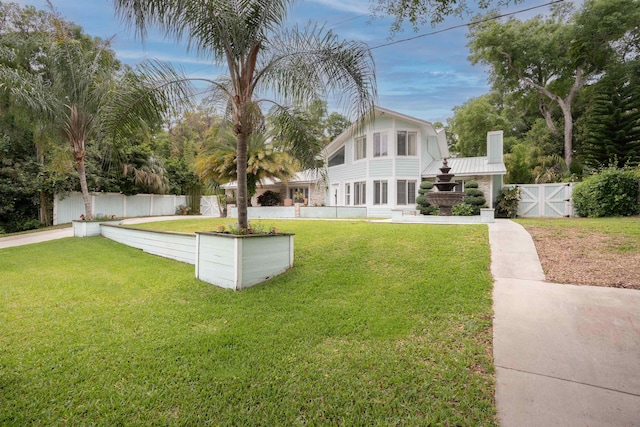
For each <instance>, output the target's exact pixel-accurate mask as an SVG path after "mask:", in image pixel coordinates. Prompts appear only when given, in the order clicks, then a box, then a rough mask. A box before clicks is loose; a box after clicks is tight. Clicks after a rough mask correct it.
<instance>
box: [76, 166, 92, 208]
mask: <svg viewBox="0 0 640 427" xmlns="http://www.w3.org/2000/svg"><path fill="white" fill-rule="evenodd" d="M76 167H77V168H78V177H79V178H80V190H81V191H82V201H83V202H84V213H85V218H86V219H88V220H92V219H93V213H92V212H91V200H89V187H88V186H87V171H86V169H85V166H84V158H81V159H78V160H76Z"/></svg>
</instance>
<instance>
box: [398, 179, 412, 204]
mask: <svg viewBox="0 0 640 427" xmlns="http://www.w3.org/2000/svg"><path fill="white" fill-rule="evenodd" d="M416 188H417V181H416V180H412V179H399V180H397V181H396V203H397V205H399V206H400V205H402V206H408V205H415V203H416ZM401 196H402V197H401Z"/></svg>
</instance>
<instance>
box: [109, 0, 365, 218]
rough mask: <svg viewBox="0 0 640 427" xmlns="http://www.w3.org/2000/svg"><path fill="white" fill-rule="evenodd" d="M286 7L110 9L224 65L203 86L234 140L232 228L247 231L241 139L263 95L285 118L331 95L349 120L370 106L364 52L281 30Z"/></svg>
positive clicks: (283, 0) (156, 4) (258, 3)
mask: <svg viewBox="0 0 640 427" xmlns="http://www.w3.org/2000/svg"><path fill="white" fill-rule="evenodd" d="M290 4H291V2H290V1H289V0H275V1H273V0H249V1H239V0H232V1H227V0H224V1H223V0H213V1H204V0H189V1H184V2H172V1H165V0H115V6H116V11H117V12H118V13H119V15H120V16H121V17H122V18H123V19H125V20H126V21H127V22H129V23H130V24H131V25H133V26H135V28H136V29H137V31H138V34H140V35H142V36H145V35H146V32H147V30H148V29H149V28H150V27H152V26H155V27H158V28H159V29H160V30H161V31H162V32H163V33H165V34H166V35H167V36H168V37H174V38H177V39H185V40H186V41H187V42H188V44H189V46H190V47H191V48H192V49H194V50H196V51H197V52H199V53H201V54H203V55H207V56H209V57H211V58H213V59H214V61H215V62H216V63H217V64H221V65H224V66H225V67H226V70H227V74H226V75H224V76H219V77H217V78H214V79H209V80H208V82H209V83H210V84H211V89H212V91H211V96H212V97H217V98H218V99H221V100H224V101H225V102H226V103H227V111H228V113H229V119H230V121H231V122H232V123H233V128H232V129H233V132H234V134H235V135H236V138H237V165H238V170H237V175H238V200H237V201H238V228H240V229H246V228H247V226H248V219H247V203H248V197H247V196H248V195H247V180H246V179H247V148H248V141H249V138H250V137H251V135H252V134H253V133H255V131H256V129H257V128H258V126H259V124H260V122H261V120H262V119H261V117H262V111H261V110H262V109H261V104H265V103H266V102H267V98H265V97H266V95H267V94H269V93H272V94H274V95H275V96H274V98H273V99H270V100H269V102H270V103H271V105H273V107H272V108H271V109H270V111H271V114H272V115H278V114H282V115H287V114H290V111H291V106H299V105H302V106H304V105H308V104H309V103H310V102H313V101H315V100H317V99H322V98H324V97H326V95H327V94H328V93H331V92H334V93H336V94H337V95H339V99H340V100H341V101H342V105H344V106H346V107H348V110H349V111H350V112H351V113H352V115H353V116H361V115H364V114H365V113H366V112H369V111H371V107H372V106H373V103H374V100H375V95H376V90H375V73H374V66H373V59H372V57H371V53H370V51H369V50H368V49H367V47H366V46H365V45H364V44H363V43H359V42H352V41H346V40H341V39H339V38H338V37H337V36H336V34H334V33H333V32H332V31H331V30H327V29H325V28H323V27H319V26H316V25H313V24H310V25H308V26H307V27H305V28H302V29H300V28H297V27H294V28H292V29H285V28H284V23H285V20H286V17H287V10H288V8H289V6H290ZM174 83H180V82H177V81H174ZM289 123H295V120H290V121H289Z"/></svg>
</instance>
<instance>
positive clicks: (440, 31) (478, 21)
mask: <svg viewBox="0 0 640 427" xmlns="http://www.w3.org/2000/svg"><path fill="white" fill-rule="evenodd" d="M563 1H564V0H555V1H552V2H549V3H545V4H541V5H538V6H532V7H529V8H527V9H522V10H516V11H515V12H510V13H504V14H502V15H498V16H492V17H489V18H484V19H479V20H477V21H472V22H467V23H466V24H459V25H454V26H452V27H447V28H443V29H441V30H437V31H432V32H430V33H426V34H419V35H417V36H413V37H408V38H406V39H401V40H395V41H392V42H389V43H385V44H381V45H378V46H374V47H370V48H369V50H374V49H380V48H381V47H387V46H392V45H394V44H399V43H404V42H408V41H412V40H416V39H420V38H423V37H427V36H433V35H435V34H440V33H444V32H445V31H451V30H455V29H458V28H463V27H471V26H473V25H477V24H482V23H483V22H487V21H495V20H496V19H500V18H504V17H505V16H512V15H516V14H518V13H523V12H528V11H530V10H534V9H539V8H541V7H546V6H551V5H554V4H557V3H562V2H563Z"/></svg>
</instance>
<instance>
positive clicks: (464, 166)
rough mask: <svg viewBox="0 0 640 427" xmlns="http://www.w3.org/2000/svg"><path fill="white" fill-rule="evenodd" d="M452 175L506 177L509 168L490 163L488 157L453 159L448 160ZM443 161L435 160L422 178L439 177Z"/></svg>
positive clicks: (425, 170) (428, 166)
mask: <svg viewBox="0 0 640 427" xmlns="http://www.w3.org/2000/svg"><path fill="white" fill-rule="evenodd" d="M447 162H448V163H449V167H450V168H451V171H449V173H452V174H454V175H457V176H470V175H504V174H506V173H507V168H506V166H505V165H504V163H503V162H500V163H489V158H488V157H452V158H449V159H447ZM441 167H442V160H434V161H432V162H431V163H429V165H427V167H426V168H425V169H424V170H423V171H422V176H423V177H425V178H432V177H435V176H436V175H439V174H440V173H441V172H440V168H441Z"/></svg>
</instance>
